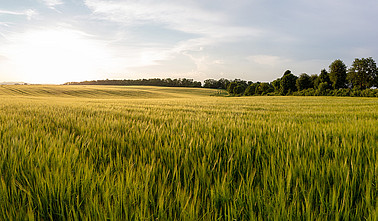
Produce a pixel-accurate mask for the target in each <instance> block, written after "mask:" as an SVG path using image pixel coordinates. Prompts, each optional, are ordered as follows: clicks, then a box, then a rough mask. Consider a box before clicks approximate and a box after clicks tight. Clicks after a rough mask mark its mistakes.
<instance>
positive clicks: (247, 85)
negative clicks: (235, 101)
mask: <svg viewBox="0 0 378 221" xmlns="http://www.w3.org/2000/svg"><path fill="white" fill-rule="evenodd" d="M219 81H221V82H219ZM219 81H216V80H206V81H205V86H204V87H210V88H224V89H226V90H227V91H228V92H229V93H230V94H232V95H235V96H241V95H245V96H251V95H313V96H314V95H331V96H378V90H377V89H370V88H372V87H378V69H377V65H376V63H375V61H374V60H373V58H371V57H370V58H361V59H358V58H356V59H355V60H354V62H353V64H352V66H351V67H350V68H349V69H348V68H347V66H346V65H345V64H344V62H343V61H341V60H335V61H334V62H332V64H331V65H330V66H329V71H327V70H325V69H323V70H321V72H320V74H319V75H317V74H314V75H311V76H310V75H308V74H306V73H303V74H301V75H300V76H299V77H298V76H295V75H294V74H292V73H291V71H290V70H287V71H285V73H284V74H283V76H282V77H281V78H278V79H276V80H274V81H272V82H271V83H260V82H257V83H253V82H246V81H243V80H239V79H236V80H233V81H228V80H226V79H220V80H219ZM227 81H228V83H227V86H224V82H227ZM206 82H207V84H206Z"/></svg>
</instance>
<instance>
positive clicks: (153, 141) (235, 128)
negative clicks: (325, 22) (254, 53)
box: [0, 85, 378, 220]
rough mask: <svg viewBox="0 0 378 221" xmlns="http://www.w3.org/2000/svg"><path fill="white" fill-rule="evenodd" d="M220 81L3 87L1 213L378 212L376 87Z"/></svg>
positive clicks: (373, 215)
mask: <svg viewBox="0 0 378 221" xmlns="http://www.w3.org/2000/svg"><path fill="white" fill-rule="evenodd" d="M219 92H221V91H218V90H211V89H193V88H164V87H137V86H133V87H131V86H130V87H116V86H32V85H30V86H29V85H22V86H0V101H1V102H0V220H8V219H11V220H12V219H15V220H19V219H31V220H33V219H37V220H50V219H53V220H66V219H75V220H81V219H83V220H86V219H92V220H106V219H109V220H156V219H158V220H209V219H211V220H257V219H259V220H260V219H264V220H290V219H292V220H303V219H308V220H314V219H317V220H326V219H329V220H365V219H366V220H377V219H378V204H377V198H378V186H377V178H378V161H377V156H378V153H377V150H378V127H377V125H378V99H377V98H351V97H348V98H346V97H266V96H259V97H225V96H219V94H218V93H219ZM214 95H218V96H214ZM221 95H222V94H221Z"/></svg>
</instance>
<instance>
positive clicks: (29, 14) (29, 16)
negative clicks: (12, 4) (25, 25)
mask: <svg viewBox="0 0 378 221" xmlns="http://www.w3.org/2000/svg"><path fill="white" fill-rule="evenodd" d="M0 14H7V15H23V16H26V18H27V19H28V20H31V19H32V18H33V17H34V16H36V15H38V12H37V11H35V10H33V9H28V10H25V11H8V10H0Z"/></svg>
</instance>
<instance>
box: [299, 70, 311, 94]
mask: <svg viewBox="0 0 378 221" xmlns="http://www.w3.org/2000/svg"><path fill="white" fill-rule="evenodd" d="M296 86H297V89H298V91H301V90H305V89H308V88H311V87H312V82H311V77H310V76H309V75H308V74H306V73H303V74H301V75H300V76H299V78H298V79H297V81H296Z"/></svg>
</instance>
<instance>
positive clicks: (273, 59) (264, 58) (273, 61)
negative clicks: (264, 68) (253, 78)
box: [247, 55, 291, 66]
mask: <svg viewBox="0 0 378 221" xmlns="http://www.w3.org/2000/svg"><path fill="white" fill-rule="evenodd" d="M247 60H248V61H251V62H254V63H256V64H259V65H269V66H277V65H282V64H285V63H289V62H291V60H290V59H287V58H281V57H279V56H274V55H252V56H248V57H247Z"/></svg>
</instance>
